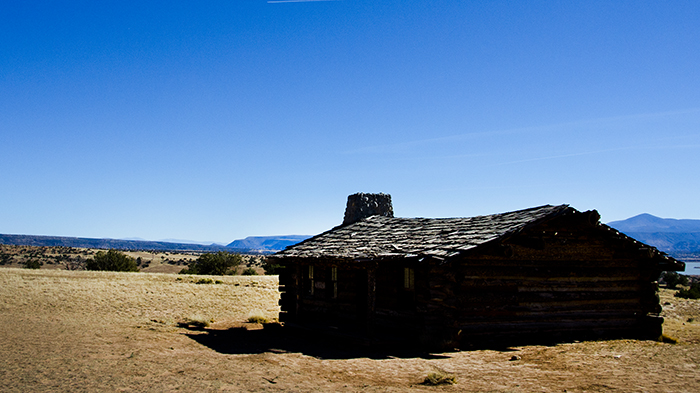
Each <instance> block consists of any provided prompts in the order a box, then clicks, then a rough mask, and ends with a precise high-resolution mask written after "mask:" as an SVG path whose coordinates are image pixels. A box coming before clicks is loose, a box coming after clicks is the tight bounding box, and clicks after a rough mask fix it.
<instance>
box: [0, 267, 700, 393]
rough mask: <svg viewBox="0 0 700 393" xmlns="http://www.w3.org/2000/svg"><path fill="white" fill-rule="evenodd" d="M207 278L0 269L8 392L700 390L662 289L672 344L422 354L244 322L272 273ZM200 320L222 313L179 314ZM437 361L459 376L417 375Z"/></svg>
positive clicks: (0, 379)
mask: <svg viewBox="0 0 700 393" xmlns="http://www.w3.org/2000/svg"><path fill="white" fill-rule="evenodd" d="M200 278H201V277H193V276H182V275H181V276H178V275H173V274H141V273H104V272H84V271H59V270H38V271H32V270H25V269H0V296H1V297H2V301H1V302H0V335H1V337H2V340H0V391H3V392H15V391H16V392H20V391H21V392H26V391H134V392H136V391H139V392H140V391H153V392H156V391H157V392H161V391H188V392H189V391H271V392H274V391H281V392H288V391H298V392H320V391H351V392H355V391H358V392H359V391H369V392H385V391H389V392H403V391H455V392H458V391H459V392H463V391H467V392H470V391H473V392H533V391H541V392H564V391H567V392H584V391H587V392H600V391H604V392H605V391H620V392H627V391H630V392H638V391H639V392H641V391H644V392H698V391H700V374H699V372H700V370H699V369H698V365H699V364H700V322H698V320H700V304H699V303H700V301H698V300H683V299H678V298H674V297H673V296H672V291H668V290H665V289H662V291H661V299H662V300H661V302H662V304H665V303H668V304H665V305H664V310H665V311H664V316H665V318H666V323H665V330H666V334H667V335H669V336H672V337H675V338H677V339H678V340H679V343H678V344H676V345H672V344H663V343H658V342H653V341H636V340H612V341H597V342H581V343H570V344H560V345H556V346H525V347H518V348H510V349H509V350H507V351H496V350H478V351H463V352H448V353H440V354H424V353H416V352H411V351H398V352H397V351H380V350H378V349H376V348H371V347H363V346H361V345H359V346H358V345H354V344H353V345H344V343H343V342H342V340H341V342H333V341H332V340H330V339H324V338H319V337H314V336H300V335H298V334H290V333H288V332H287V331H286V330H285V329H279V328H274V326H270V325H268V326H266V327H265V328H264V329H263V328H262V325H259V324H249V323H246V322H245V321H246V320H247V319H248V317H249V316H251V315H258V316H262V317H265V318H268V319H273V318H275V317H276V316H277V313H278V311H279V310H278V306H277V301H278V299H279V293H278V291H277V279H276V277H275V276H272V277H260V276H253V277H241V276H233V277H230V276H229V277H211V278H212V279H215V280H221V281H222V283H220V284H196V283H195V282H196V281H197V280H199V279H200ZM178 279H179V280H178ZM689 318H694V322H688V319H689ZM193 320H196V321H202V322H207V321H212V320H213V322H212V323H211V324H210V325H209V327H206V328H203V329H197V328H193V327H192V325H189V327H187V326H188V325H187V324H185V323H182V322H187V321H193ZM513 356H517V357H519V360H510V359H511V358H512V357H513ZM432 371H443V372H447V373H452V374H454V375H455V376H456V381H457V384H456V385H441V386H435V387H434V386H425V385H422V384H421V382H422V381H423V378H424V377H425V376H426V375H427V374H428V373H429V372H432Z"/></svg>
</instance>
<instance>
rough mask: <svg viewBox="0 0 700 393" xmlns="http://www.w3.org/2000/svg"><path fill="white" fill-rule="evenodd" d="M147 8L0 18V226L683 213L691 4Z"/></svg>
mask: <svg viewBox="0 0 700 393" xmlns="http://www.w3.org/2000/svg"><path fill="white" fill-rule="evenodd" d="M147 3H148V4H144V2H131V1H101V2H94V1H71V2H53V1H44V2H37V1H31V0H30V1H22V2H19V1H17V2H15V1H10V2H4V3H3V5H2V7H1V9H0V185H1V187H2V192H1V193H0V233H10V234H34V235H57V236H80V237H99V238H102V237H110V238H125V237H140V238H144V239H149V240H157V239H165V238H175V239H190V240H196V241H217V242H224V243H225V242H229V241H231V240H234V239H238V238H243V237H246V236H252V235H280V234H316V233H319V232H321V231H324V230H327V229H329V228H331V227H333V226H335V225H337V224H339V223H340V222H341V221H342V218H343V212H344V208H345V202H346V198H347V195H349V194H352V193H355V192H385V193H390V194H391V195H392V198H393V201H394V210H395V213H396V215H397V216H402V217H461V216H473V215H480V214H491V213H498V212H503V211H509V210H516V209H522V208H527V207H532V206H539V205H543V204H563V203H566V204H571V205H572V206H573V207H575V208H577V209H579V210H588V209H598V211H599V212H600V213H601V215H602V220H603V221H604V222H608V221H613V220H619V219H625V218H628V217H631V216H634V215H637V214H640V213H644V212H647V213H650V214H653V215H656V216H660V217H666V218H696V219H700V204H699V203H698V195H700V182H698V180H699V178H700V176H698V175H699V174H700V173H699V172H700V165H698V164H700V67H699V65H700V23H698V21H700V2H697V1H673V2H661V1H614V2H610V1H590V0H587V1H484V2H478V1H470V2H466V1H465V2H462V1H410V0H403V1H361V0H341V1H293V2H266V1H253V0H250V1H233V2H232V1H201V2H184V1H183V2H181V1H167V2H166V1H162V2H158V1H152V2H147Z"/></svg>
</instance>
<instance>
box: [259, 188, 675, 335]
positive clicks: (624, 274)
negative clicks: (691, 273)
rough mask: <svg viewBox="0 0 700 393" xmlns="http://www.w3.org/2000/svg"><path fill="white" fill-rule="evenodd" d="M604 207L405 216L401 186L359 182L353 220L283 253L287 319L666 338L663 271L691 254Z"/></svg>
mask: <svg viewBox="0 0 700 393" xmlns="http://www.w3.org/2000/svg"><path fill="white" fill-rule="evenodd" d="M599 219H600V216H599V214H598V213H597V212H596V211H595V210H593V211H588V212H579V211H577V210H576V209H573V208H571V207H569V206H568V205H559V206H550V205H545V206H540V207H535V208H531V209H525V210H520V211H515V212H508V213H501V214H493V215H488V216H478V217H471V218H446V219H429V218H395V217H393V209H392V207H391V197H390V196H389V195H385V194H362V193H361V194H354V195H351V196H350V197H348V207H347V209H346V213H345V221H344V222H343V224H342V225H340V226H338V227H336V228H333V229H331V230H329V231H327V232H324V233H322V234H320V235H317V236H315V237H312V238H310V239H308V240H306V241H304V242H301V243H298V244H296V245H294V246H291V247H288V248H287V249H285V250H284V251H281V252H279V253H277V254H275V255H274V256H272V258H275V259H276V260H277V261H278V263H279V264H280V265H281V266H283V269H282V271H281V273H280V290H281V291H282V297H281V301H280V305H281V309H282V313H281V314H280V319H281V320H282V321H283V322H285V324H287V325H290V326H303V327H304V328H311V329H317V330H319V331H327V332H334V331H343V332H348V334H357V335H364V336H366V337H371V338H372V339H374V340H375V341H377V342H391V341H402V342H406V340H408V341H407V342H413V343H416V345H417V346H418V345H427V346H428V347H443V348H452V347H462V348H466V347H471V346H474V345H489V343H492V344H493V343H495V344H499V345H504V344H505V343H513V344H522V343H530V342H556V341H570V340H584V339H600V338H639V339H656V338H658V337H659V336H660V335H661V334H662V322H663V319H662V318H661V317H659V312H660V311H661V307H660V305H659V299H658V295H657V286H658V285H657V282H656V280H657V278H658V277H659V275H660V273H661V272H662V271H669V270H672V271H679V270H680V271H682V270H684V267H685V266H684V264H683V263H682V262H678V261H676V260H675V259H673V258H670V257H668V256H666V255H665V254H664V253H662V252H660V251H658V250H657V249H655V248H654V247H651V246H648V245H646V244H643V243H640V242H638V241H636V240H634V239H632V238H630V237H628V236H626V235H624V234H622V233H619V232H618V231H616V230H614V229H613V228H610V227H608V226H607V225H604V224H601V223H600V222H599Z"/></svg>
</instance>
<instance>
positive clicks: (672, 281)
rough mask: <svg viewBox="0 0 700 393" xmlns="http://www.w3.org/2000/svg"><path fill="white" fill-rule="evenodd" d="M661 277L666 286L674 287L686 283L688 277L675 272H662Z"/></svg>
mask: <svg viewBox="0 0 700 393" xmlns="http://www.w3.org/2000/svg"><path fill="white" fill-rule="evenodd" d="M661 279H662V280H663V281H664V282H665V283H666V288H671V289H674V288H676V287H677V286H678V285H688V277H687V276H683V275H680V274H678V273H676V272H663V274H661Z"/></svg>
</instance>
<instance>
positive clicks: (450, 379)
mask: <svg viewBox="0 0 700 393" xmlns="http://www.w3.org/2000/svg"><path fill="white" fill-rule="evenodd" d="M455 383H457V381H456V379H455V376H454V375H453V374H449V373H446V372H442V371H435V372H431V373H429V374H428V376H426V377H425V379H424V380H423V385H431V386H435V385H454V384H455Z"/></svg>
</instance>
